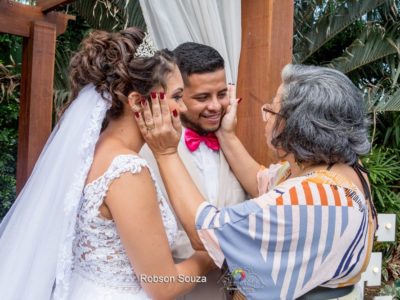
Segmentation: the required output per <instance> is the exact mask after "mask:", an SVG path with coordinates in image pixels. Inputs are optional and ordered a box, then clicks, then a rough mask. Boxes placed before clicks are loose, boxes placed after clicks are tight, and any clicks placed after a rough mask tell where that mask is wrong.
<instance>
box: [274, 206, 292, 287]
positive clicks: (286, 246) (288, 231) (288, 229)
mask: <svg viewBox="0 0 400 300" xmlns="http://www.w3.org/2000/svg"><path fill="white" fill-rule="evenodd" d="M283 209H284V214H285V216H284V217H283V219H284V220H285V229H284V234H283V236H284V242H283V245H282V252H281V264H280V266H279V273H278V277H277V283H276V285H277V286H278V287H279V289H282V285H283V282H284V280H285V275H286V270H287V266H288V259H289V254H290V245H291V243H292V234H293V232H292V231H293V212H292V207H291V206H290V205H285V206H284V207H283ZM281 222H282V221H281Z"/></svg>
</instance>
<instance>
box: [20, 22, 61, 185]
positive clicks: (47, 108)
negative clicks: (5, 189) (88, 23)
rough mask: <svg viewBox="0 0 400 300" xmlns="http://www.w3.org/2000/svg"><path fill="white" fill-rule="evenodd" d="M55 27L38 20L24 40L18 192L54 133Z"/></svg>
mask: <svg viewBox="0 0 400 300" xmlns="http://www.w3.org/2000/svg"><path fill="white" fill-rule="evenodd" d="M55 46H56V26H55V25H54V24H49V23H47V22H42V21H37V22H34V23H32V24H31V32H30V37H29V38H24V48H23V62H22V78H21V98H20V113H19V128H18V135H19V138H18V159H17V192H19V191H20V190H21V188H22V187H23V185H24V184H25V182H26V180H27V179H28V177H29V175H30V174H31V172H32V169H33V167H34V165H35V163H36V160H37V159H38V157H39V154H40V152H41V151H42V148H43V146H44V144H45V143H46V140H47V138H48V136H49V135H50V132H51V126H52V103H53V78H54V60H55Z"/></svg>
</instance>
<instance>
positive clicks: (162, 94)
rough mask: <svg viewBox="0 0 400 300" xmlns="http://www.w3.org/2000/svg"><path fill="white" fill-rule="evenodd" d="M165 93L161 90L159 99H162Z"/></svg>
mask: <svg viewBox="0 0 400 300" xmlns="http://www.w3.org/2000/svg"><path fill="white" fill-rule="evenodd" d="M164 97H165V94H164V93H163V92H160V100H164Z"/></svg>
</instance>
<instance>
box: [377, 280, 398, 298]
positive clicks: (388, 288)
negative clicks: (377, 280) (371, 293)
mask: <svg viewBox="0 0 400 300" xmlns="http://www.w3.org/2000/svg"><path fill="white" fill-rule="evenodd" d="M379 295H380V296H392V297H393V300H400V280H398V281H396V282H393V283H391V284H387V285H385V286H384V287H383V288H382V289H381V291H380V292H379Z"/></svg>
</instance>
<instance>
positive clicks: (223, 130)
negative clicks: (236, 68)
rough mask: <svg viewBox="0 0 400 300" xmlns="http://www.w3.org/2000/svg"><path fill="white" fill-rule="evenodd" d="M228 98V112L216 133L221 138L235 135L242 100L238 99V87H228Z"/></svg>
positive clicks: (230, 85)
mask: <svg viewBox="0 0 400 300" xmlns="http://www.w3.org/2000/svg"><path fill="white" fill-rule="evenodd" d="M228 98H229V106H228V108H227V110H226V113H225V115H224V117H223V118H222V121H221V126H220V128H219V129H218V131H217V132H216V135H217V137H218V138H219V137H221V136H222V135H229V134H234V133H235V129H236V123H237V116H236V112H237V106H238V103H239V101H240V99H237V98H236V86H234V85H232V84H229V85H228Z"/></svg>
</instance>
